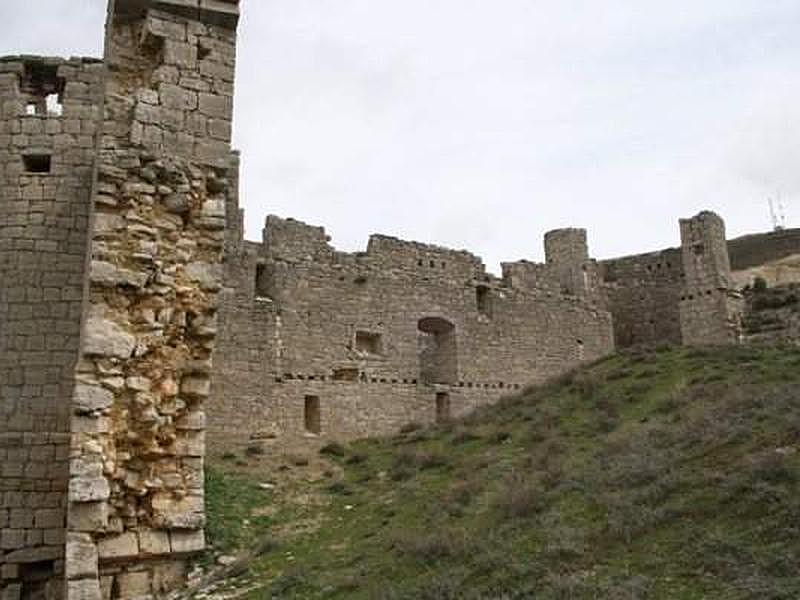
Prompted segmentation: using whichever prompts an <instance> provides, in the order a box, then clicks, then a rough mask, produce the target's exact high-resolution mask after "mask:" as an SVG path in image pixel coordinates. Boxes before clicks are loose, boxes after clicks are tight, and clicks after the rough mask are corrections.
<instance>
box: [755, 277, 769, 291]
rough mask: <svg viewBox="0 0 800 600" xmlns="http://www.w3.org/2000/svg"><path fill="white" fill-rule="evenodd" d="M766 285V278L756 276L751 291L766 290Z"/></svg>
mask: <svg viewBox="0 0 800 600" xmlns="http://www.w3.org/2000/svg"><path fill="white" fill-rule="evenodd" d="M768 287H769V286H768V285H767V280H766V279H764V278H763V277H756V278H755V281H753V291H754V292H756V293H759V292H766V291H767V288H768Z"/></svg>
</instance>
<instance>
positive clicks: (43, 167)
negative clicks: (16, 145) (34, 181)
mask: <svg viewBox="0 0 800 600" xmlns="http://www.w3.org/2000/svg"><path fill="white" fill-rule="evenodd" d="M22 161H23V163H25V171H27V172H28V173H49V172H50V155H49V154H26V155H25V156H23V157H22Z"/></svg>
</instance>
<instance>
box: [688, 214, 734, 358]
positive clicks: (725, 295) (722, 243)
mask: <svg viewBox="0 0 800 600" xmlns="http://www.w3.org/2000/svg"><path fill="white" fill-rule="evenodd" d="M680 226H681V251H682V254H683V268H684V274H685V282H684V291H683V294H682V296H681V301H680V322H681V331H682V332H683V343H684V344H687V345H699V344H729V343H732V342H735V341H737V340H738V337H739V334H740V321H741V311H742V307H741V296H739V295H738V294H737V293H736V292H735V291H734V290H733V283H732V277H731V263H730V258H729V257H728V243H727V241H726V239H725V222H724V221H723V220H722V218H721V217H720V216H719V215H717V214H715V213H712V212H707V211H706V212H701V213H700V214H699V215H697V216H696V217H694V218H692V219H681V222H680Z"/></svg>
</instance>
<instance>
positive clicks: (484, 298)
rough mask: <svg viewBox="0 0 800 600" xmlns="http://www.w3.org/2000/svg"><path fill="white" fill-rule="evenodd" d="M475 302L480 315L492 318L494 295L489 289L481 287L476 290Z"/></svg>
mask: <svg viewBox="0 0 800 600" xmlns="http://www.w3.org/2000/svg"><path fill="white" fill-rule="evenodd" d="M475 301H476V303H477V305H478V312H479V313H480V314H482V315H483V316H485V317H491V316H492V295H491V291H490V290H489V288H488V287H486V286H484V285H480V286H478V287H477V288H475Z"/></svg>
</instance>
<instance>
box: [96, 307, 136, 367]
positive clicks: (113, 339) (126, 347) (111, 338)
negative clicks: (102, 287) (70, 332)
mask: <svg viewBox="0 0 800 600" xmlns="http://www.w3.org/2000/svg"><path fill="white" fill-rule="evenodd" d="M102 313H103V311H102V310H95V311H93V312H92V313H90V315H89V317H88V319H87V321H86V326H85V341H84V352H85V353H86V354H87V355H89V356H104V357H108V358H119V359H126V358H130V357H131V355H132V354H133V350H134V348H135V347H136V338H135V337H134V336H133V335H132V334H130V333H129V332H127V331H125V330H124V329H123V328H122V327H121V326H119V325H118V324H117V323H114V322H113V321H111V320H109V319H107V318H105V317H104V316H103V314H102Z"/></svg>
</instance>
